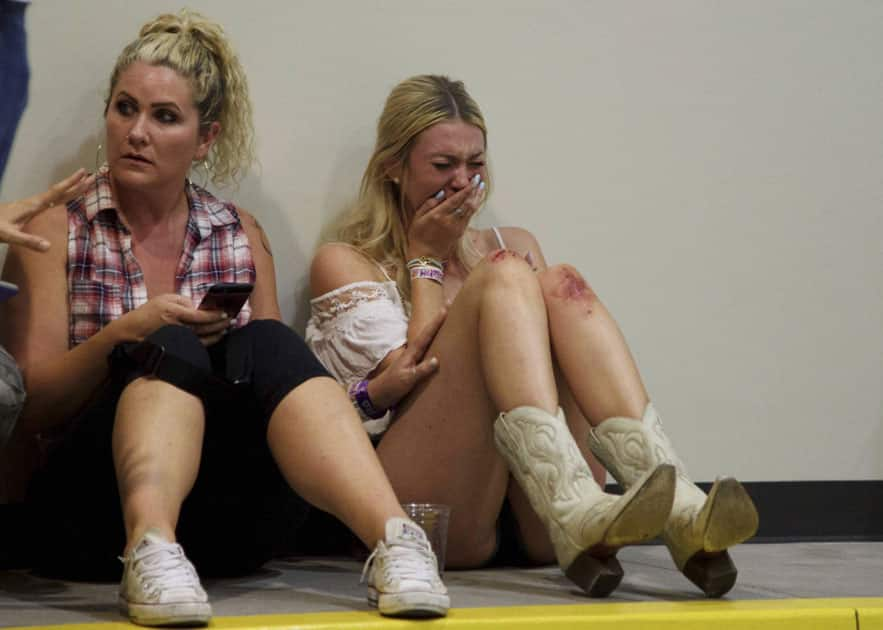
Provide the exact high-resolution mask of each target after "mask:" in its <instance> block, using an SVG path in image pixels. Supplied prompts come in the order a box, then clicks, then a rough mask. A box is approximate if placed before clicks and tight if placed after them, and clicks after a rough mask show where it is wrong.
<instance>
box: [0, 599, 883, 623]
mask: <svg viewBox="0 0 883 630" xmlns="http://www.w3.org/2000/svg"><path fill="white" fill-rule="evenodd" d="M857 621H860V624H861V626H860V628H861V630H883V598H843V599H785V600H778V599H777V600H738V601H719V600H712V601H709V600H701V601H690V602H634V603H601V604H582V605H566V606H505V607H495V608H456V609H453V610H451V611H450V613H449V614H448V616H447V617H445V618H442V619H433V620H415V621H407V620H401V619H388V618H386V617H381V616H380V615H379V614H377V613H374V612H325V613H306V614H296V615H255V616H249V617H216V618H215V619H213V620H212V623H211V625H210V626H209V627H210V628H219V629H220V628H225V629H230V630H283V629H284V630H301V629H302V630H356V629H366V630H385V629H388V628H389V629H395V628H402V627H405V626H411V627H416V626H418V625H419V626H421V627H424V628H445V629H447V628H451V629H460V628H467V629H491V628H501V629H502V628H505V629H506V630H527V629H528V628H539V627H542V628H543V629H544V630H573V629H579V628H587V629H594V628H599V627H600V628H612V627H613V626H614V625H615V627H616V629H617V630H675V629H677V630H700V629H702V630H705V629H707V628H714V630H753V629H768V628H769V629H775V630H857V629H858V628H859V625H858V623H857ZM41 627H42V628H45V629H46V630H123V629H127V630H131V628H133V627H134V626H132V625H130V624H128V623H125V622H123V621H120V622H112V623H87V624H66V625H58V626H41ZM28 628H29V629H30V630H33V628H34V626H29V627H28ZM10 630H25V628H18V629H10Z"/></svg>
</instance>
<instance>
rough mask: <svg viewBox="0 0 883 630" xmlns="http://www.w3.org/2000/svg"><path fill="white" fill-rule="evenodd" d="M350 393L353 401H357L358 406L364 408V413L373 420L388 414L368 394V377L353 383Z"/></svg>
mask: <svg viewBox="0 0 883 630" xmlns="http://www.w3.org/2000/svg"><path fill="white" fill-rule="evenodd" d="M349 395H350V398H352V400H353V402H354V403H356V406H357V407H358V408H359V409H361V410H362V413H364V414H365V415H366V416H368V417H369V418H371V419H372V420H377V419H378V418H382V417H383V416H385V415H386V409H378V408H377V407H375V406H374V403H373V402H371V397H370V396H369V395H368V379H364V380H361V381H359V382H358V383H354V384H353V385H351V386H350V389H349Z"/></svg>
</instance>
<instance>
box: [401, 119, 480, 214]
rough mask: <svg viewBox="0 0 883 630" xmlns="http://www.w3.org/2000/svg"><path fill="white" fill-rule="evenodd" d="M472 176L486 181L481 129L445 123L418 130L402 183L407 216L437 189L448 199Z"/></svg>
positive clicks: (458, 122) (454, 122) (461, 123)
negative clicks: (477, 176) (478, 176)
mask: <svg viewBox="0 0 883 630" xmlns="http://www.w3.org/2000/svg"><path fill="white" fill-rule="evenodd" d="M476 173H478V174H480V175H481V179H482V180H484V179H486V178H487V168H486V165H485V146H484V134H483V133H482V132H481V129H479V128H478V127H476V126H475V125H470V124H469V123H465V122H463V121H462V120H447V121H444V122H440V123H436V124H435V125H433V126H432V127H429V128H428V129H426V130H424V131H422V132H421V133H420V135H418V136H417V139H416V140H415V141H414V146H413V148H412V149H411V154H410V156H409V157H408V169H407V174H406V175H405V179H404V180H403V181H402V191H403V193H404V198H405V209H406V211H407V212H408V215H411V214H413V213H414V212H415V211H416V210H417V208H419V207H420V206H421V205H423V203H424V202H426V200H427V199H429V198H430V197H432V196H434V195H435V194H437V193H438V191H440V190H444V191H445V197H450V196H451V195H452V194H453V193H455V192H457V191H458V190H461V189H463V188H465V187H466V186H468V185H469V180H470V179H472V177H473V176H475V174H476Z"/></svg>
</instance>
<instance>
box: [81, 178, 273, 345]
mask: <svg viewBox="0 0 883 630" xmlns="http://www.w3.org/2000/svg"><path fill="white" fill-rule="evenodd" d="M186 193H187V200H188V203H189V206H190V217H189V218H188V220H187V230H186V234H185V237H184V251H183V253H182V254H181V259H180V260H179V261H178V267H177V271H176V272H175V292H176V293H178V294H180V295H183V296H185V297H188V298H190V299H191V300H192V301H193V304H194V305H196V304H199V302H200V300H202V297H203V296H204V295H205V294H206V292H207V291H208V288H209V287H210V286H211V285H213V284H215V283H217V282H254V279H255V269H254V260H253V259H252V256H251V248H250V247H249V245H248V237H247V236H246V234H245V229H244V228H243V227H242V223H241V221H240V220H239V214H238V213H237V212H236V207H235V206H234V205H233V204H232V203H228V202H224V201H220V200H218V199H216V198H215V197H214V196H213V195H212V194H211V193H209V192H208V191H206V190H204V189H202V188H200V187H199V186H195V185H193V184H191V183H190V182H187V184H186ZM67 216H68V236H67V251H68V261H67V283H68V284H67V288H68V303H69V307H70V327H69V331H70V347H71V348H73V347H74V346H76V345H77V344H80V343H83V342H84V341H86V340H87V339H88V338H89V337H91V336H92V335H94V334H95V333H96V332H98V331H99V330H101V328H102V327H103V326H105V325H106V324H108V323H109V322H111V321H113V320H114V319H117V318H119V317H121V316H122V315H124V314H126V313H128V312H129V311H131V310H133V309H136V308H138V307H139V306H141V305H142V304H144V303H145V302H147V285H146V284H145V283H144V273H143V272H142V271H141V266H140V265H139V264H138V261H137V260H136V259H135V255H134V253H133V252H132V235H131V233H130V232H129V230H128V229H127V228H126V227H125V225H123V223H122V221H120V218H119V215H118V214H117V210H116V202H115V200H114V198H113V191H112V189H111V186H110V180H109V175H108V169H107V166H106V165H105V166H103V167H101V169H99V171H98V173H97V176H96V182H95V186H93V187H90V189H89V190H88V191H87V192H86V193H85V194H84V195H83V196H82V197H79V198H78V199H74V200H73V201H71V202H69V203H68V204H67ZM250 318H251V305H250V304H249V303H246V305H245V306H244V307H243V309H242V311H240V313H239V315H238V316H237V317H236V321H235V323H234V324H233V325H234V326H235V327H239V326H244V325H245V324H247V323H248V321H249V319H250Z"/></svg>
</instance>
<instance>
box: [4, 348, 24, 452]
mask: <svg viewBox="0 0 883 630" xmlns="http://www.w3.org/2000/svg"><path fill="white" fill-rule="evenodd" d="M24 404H25V387H24V383H23V382H22V380H21V372H20V371H19V369H18V365H17V364H16V362H15V359H13V358H12V355H11V354H9V353H8V352H6V350H4V349H3V348H2V347H0V448H2V447H3V445H4V444H5V443H6V440H8V439H9V436H10V435H11V434H12V429H14V428H15V421H16V420H18V414H19V413H20V412H21V408H22V406H24Z"/></svg>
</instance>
